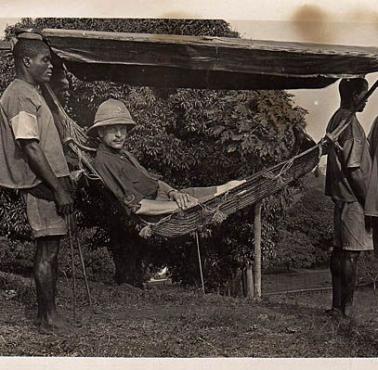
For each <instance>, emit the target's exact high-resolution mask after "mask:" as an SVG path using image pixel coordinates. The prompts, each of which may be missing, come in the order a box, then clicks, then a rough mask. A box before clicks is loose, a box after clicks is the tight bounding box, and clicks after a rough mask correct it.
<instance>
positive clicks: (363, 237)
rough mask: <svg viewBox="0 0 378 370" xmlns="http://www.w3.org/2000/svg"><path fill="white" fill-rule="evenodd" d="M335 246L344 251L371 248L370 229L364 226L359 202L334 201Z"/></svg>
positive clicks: (363, 215) (369, 249) (362, 211)
mask: <svg viewBox="0 0 378 370" xmlns="http://www.w3.org/2000/svg"><path fill="white" fill-rule="evenodd" d="M334 225H335V235H334V242H335V247H336V248H340V249H342V250H346V251H371V250H373V237H372V233H371V231H370V232H368V231H367V230H366V227H365V214H364V210H363V208H362V206H361V204H360V203H359V202H342V201H338V200H336V201H335V213H334Z"/></svg>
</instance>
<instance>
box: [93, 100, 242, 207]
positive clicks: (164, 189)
mask: <svg viewBox="0 0 378 370" xmlns="http://www.w3.org/2000/svg"><path fill="white" fill-rule="evenodd" d="M135 125H136V123H135V122H134V120H133V119H132V117H131V115H130V113H129V111H128V110H127V108H126V106H125V104H124V103H123V102H121V101H120V100H116V99H109V100H107V101H105V102H104V103H102V104H101V105H100V106H99V108H98V110H97V112H96V116H95V122H94V124H93V126H91V127H90V128H89V130H88V135H89V136H92V137H95V136H98V137H99V139H100V141H101V143H100V145H99V147H98V149H97V154H96V158H95V160H94V163H93V165H94V167H95V169H96V170H97V172H98V173H99V175H100V176H101V178H102V180H103V181H104V183H105V185H106V186H107V187H108V189H109V190H110V191H111V192H112V193H113V194H114V195H115V196H116V197H117V198H118V199H119V200H120V201H121V202H122V203H123V204H124V205H125V206H126V207H127V209H129V210H131V211H132V212H134V213H136V214H140V215H163V214H167V213H173V212H175V211H177V210H178V209H187V208H190V207H193V206H194V205H196V204H198V202H205V201H206V200H208V199H210V198H212V197H214V196H217V195H219V194H222V193H225V192H227V191H229V190H230V189H232V188H234V187H236V186H238V185H240V184H242V183H244V182H245V180H241V181H237V180H234V181H230V182H227V183H226V184H223V185H220V186H210V187H196V188H187V189H182V190H176V189H174V188H173V187H171V186H170V185H168V184H167V183H165V182H164V181H161V180H158V179H157V178H155V177H154V176H152V175H151V174H150V173H149V172H148V171H147V170H146V169H145V168H143V167H142V166H141V165H140V164H139V162H138V161H137V160H136V159H135V158H134V157H133V156H132V155H131V154H130V153H129V152H127V151H126V150H124V149H123V147H124V144H125V141H126V139H127V134H128V132H129V131H130V129H132V128H133V127H134V126H135Z"/></svg>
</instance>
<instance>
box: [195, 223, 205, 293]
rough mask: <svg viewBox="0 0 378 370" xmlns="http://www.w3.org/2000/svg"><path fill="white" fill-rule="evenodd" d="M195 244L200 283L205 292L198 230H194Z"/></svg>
mask: <svg viewBox="0 0 378 370" xmlns="http://www.w3.org/2000/svg"><path fill="white" fill-rule="evenodd" d="M195 234H196V236H195V237H196V244H197V255H198V265H199V270H200V276H201V285H202V292H203V294H205V282H204V280H203V272H202V260H201V250H200V243H199V237H198V231H196V233H195Z"/></svg>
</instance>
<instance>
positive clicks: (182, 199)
mask: <svg viewBox="0 0 378 370" xmlns="http://www.w3.org/2000/svg"><path fill="white" fill-rule="evenodd" d="M169 198H170V199H171V200H174V201H175V202H176V203H177V205H178V206H179V208H181V209H187V208H189V207H193V206H195V205H197V204H198V199H197V198H194V197H192V196H190V195H189V194H186V193H182V192H181V191H177V190H175V191H171V192H170V193H169Z"/></svg>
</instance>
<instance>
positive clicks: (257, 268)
mask: <svg viewBox="0 0 378 370" xmlns="http://www.w3.org/2000/svg"><path fill="white" fill-rule="evenodd" d="M254 233H255V253H254V255H255V258H254V269H253V272H254V275H255V276H254V279H253V280H254V285H255V297H256V299H257V300H259V299H261V202H259V203H257V204H256V205H255V218H254Z"/></svg>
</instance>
